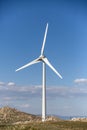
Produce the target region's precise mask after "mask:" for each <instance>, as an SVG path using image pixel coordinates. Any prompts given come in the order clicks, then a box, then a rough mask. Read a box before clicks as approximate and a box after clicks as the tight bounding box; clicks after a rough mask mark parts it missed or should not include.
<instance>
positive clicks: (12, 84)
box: [7, 82, 15, 86]
mask: <svg viewBox="0 0 87 130" xmlns="http://www.w3.org/2000/svg"><path fill="white" fill-rule="evenodd" d="M7 85H8V86H15V83H14V82H9V83H8V84H7Z"/></svg>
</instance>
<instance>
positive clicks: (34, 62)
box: [16, 58, 40, 71]
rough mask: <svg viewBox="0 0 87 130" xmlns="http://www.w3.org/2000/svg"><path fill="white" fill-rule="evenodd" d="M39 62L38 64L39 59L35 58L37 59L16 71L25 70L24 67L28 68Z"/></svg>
mask: <svg viewBox="0 0 87 130" xmlns="http://www.w3.org/2000/svg"><path fill="white" fill-rule="evenodd" d="M39 62H40V60H39V58H37V59H35V60H33V61H31V62H29V63H28V64H26V65H24V66H22V67H20V68H19V69H17V70H16V71H19V70H21V69H24V68H26V67H28V66H30V65H33V64H36V63H39Z"/></svg>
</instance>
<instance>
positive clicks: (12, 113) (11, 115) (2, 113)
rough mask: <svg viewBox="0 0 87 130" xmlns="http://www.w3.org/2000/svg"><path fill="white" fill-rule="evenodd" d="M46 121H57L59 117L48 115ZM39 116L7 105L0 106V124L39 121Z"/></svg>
mask: <svg viewBox="0 0 87 130" xmlns="http://www.w3.org/2000/svg"><path fill="white" fill-rule="evenodd" d="M46 120H47V121H59V120H60V119H59V118H56V117H53V116H48V117H47V119H46ZM40 121H41V116H36V115H32V114H28V113H25V112H21V111H19V110H17V109H15V108H10V107H8V106H6V107H3V108H0V124H27V123H30V122H40Z"/></svg>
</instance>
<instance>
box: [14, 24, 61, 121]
mask: <svg viewBox="0 0 87 130" xmlns="http://www.w3.org/2000/svg"><path fill="white" fill-rule="evenodd" d="M47 31H48V23H47V25H46V30H45V34H44V39H43V44H42V48H41V55H40V56H39V57H38V58H37V59H35V60H33V61H31V62H29V63H28V64H26V65H24V66H22V67H20V68H19V69H17V70H16V71H19V70H22V69H24V68H26V67H28V66H31V65H33V64H36V63H39V62H42V64H43V66H42V67H43V71H42V72H43V73H42V121H43V122H44V121H45V120H46V65H48V66H49V67H50V68H51V69H52V70H53V71H54V72H55V73H56V74H57V75H58V76H59V77H60V78H61V79H62V76H61V75H60V74H59V73H58V71H57V70H56V69H55V68H54V67H53V66H52V65H51V63H50V62H49V60H48V59H47V58H46V56H45V55H44V47H45V43H46V36H47Z"/></svg>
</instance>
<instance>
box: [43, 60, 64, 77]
mask: <svg viewBox="0 0 87 130" xmlns="http://www.w3.org/2000/svg"><path fill="white" fill-rule="evenodd" d="M42 60H43V61H44V62H45V63H46V64H47V65H48V66H49V67H50V68H51V69H52V70H53V71H54V72H55V73H56V74H57V75H58V76H59V77H60V78H61V79H62V76H61V75H60V74H59V73H58V71H57V70H56V69H55V68H54V67H53V66H52V65H51V63H50V62H49V61H48V59H47V58H43V59H42Z"/></svg>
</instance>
